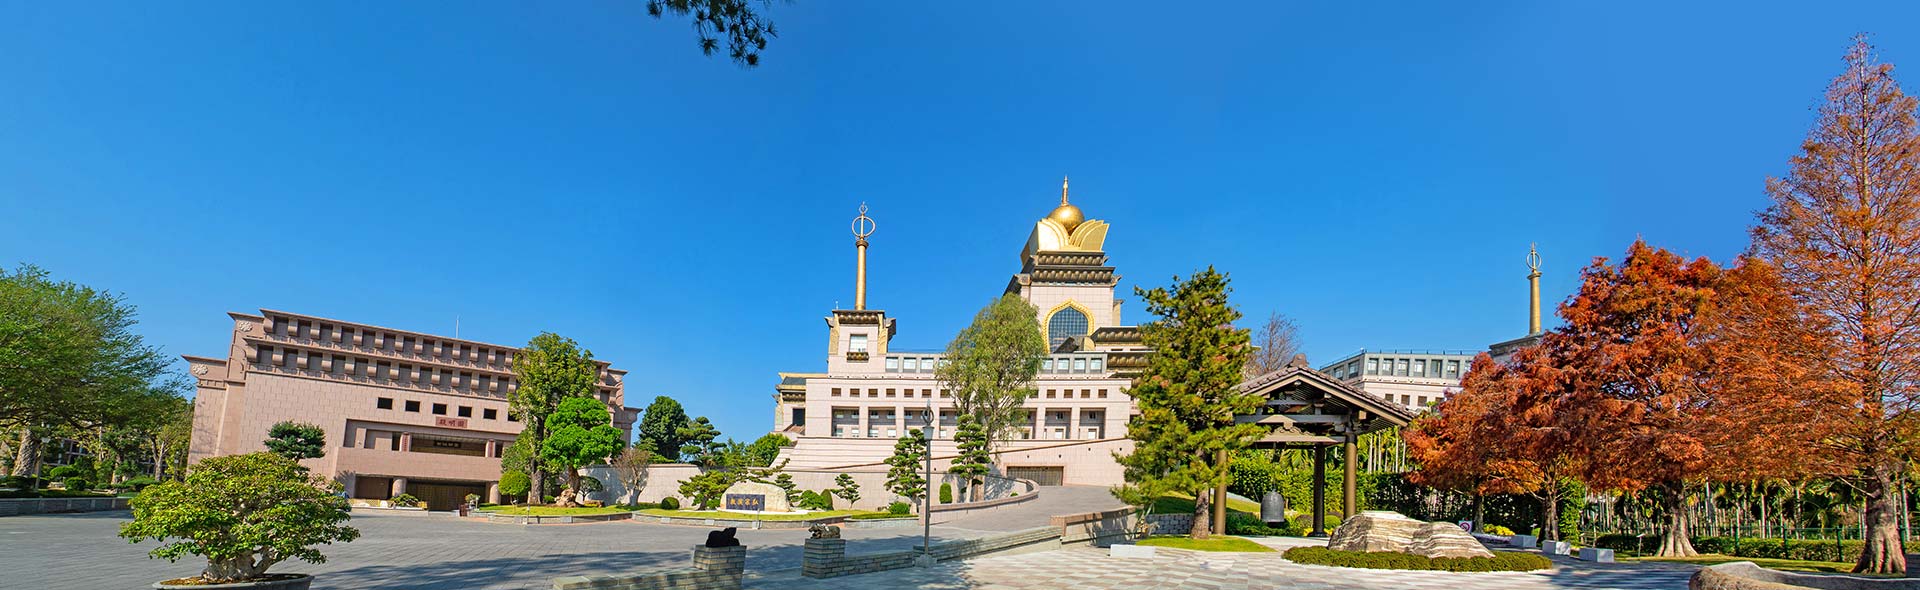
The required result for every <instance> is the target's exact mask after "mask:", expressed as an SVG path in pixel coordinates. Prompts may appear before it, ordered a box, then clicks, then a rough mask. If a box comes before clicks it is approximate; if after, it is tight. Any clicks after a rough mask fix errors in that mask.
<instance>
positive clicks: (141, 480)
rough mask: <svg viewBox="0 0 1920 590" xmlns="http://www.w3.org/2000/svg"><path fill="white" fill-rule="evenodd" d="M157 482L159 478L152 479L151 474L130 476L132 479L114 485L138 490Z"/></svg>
mask: <svg viewBox="0 0 1920 590" xmlns="http://www.w3.org/2000/svg"><path fill="white" fill-rule="evenodd" d="M157 483H160V480H157V479H154V478H153V477H152V476H147V475H142V476H140V477H136V478H132V479H129V480H126V481H123V482H120V484H119V485H116V486H114V487H116V488H125V489H129V490H133V491H136V492H138V491H141V490H144V489H147V486H150V485H153V484H157Z"/></svg>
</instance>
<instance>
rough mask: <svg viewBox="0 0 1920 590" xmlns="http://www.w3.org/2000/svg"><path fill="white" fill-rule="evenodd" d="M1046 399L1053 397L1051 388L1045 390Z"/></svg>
mask: <svg viewBox="0 0 1920 590" xmlns="http://www.w3.org/2000/svg"><path fill="white" fill-rule="evenodd" d="M1047 399H1053V390H1051V389H1049V390H1047Z"/></svg>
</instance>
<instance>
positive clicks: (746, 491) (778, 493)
mask: <svg viewBox="0 0 1920 590" xmlns="http://www.w3.org/2000/svg"><path fill="white" fill-rule="evenodd" d="M756 496H757V497H758V498H757V499H758V500H759V501H758V502H750V500H753V499H756V498H755V497H756ZM749 504H759V505H760V511H761V512H793V505H792V504H789V503H788V502H787V491H786V490H784V489H781V488H780V486H777V485H773V484H770V483H763V482H757V481H743V482H740V483H736V484H733V485H731V486H728V487H727V491H726V493H724V494H721V496H720V506H721V507H722V508H733V507H735V506H742V505H749Z"/></svg>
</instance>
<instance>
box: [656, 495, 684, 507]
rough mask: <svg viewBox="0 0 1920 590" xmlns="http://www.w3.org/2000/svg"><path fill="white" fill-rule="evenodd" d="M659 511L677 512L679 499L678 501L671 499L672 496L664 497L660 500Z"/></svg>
mask: <svg viewBox="0 0 1920 590" xmlns="http://www.w3.org/2000/svg"><path fill="white" fill-rule="evenodd" d="M660 509H661V510H679V509H680V499H679V498H675V497H673V496H667V497H665V498H661V499H660Z"/></svg>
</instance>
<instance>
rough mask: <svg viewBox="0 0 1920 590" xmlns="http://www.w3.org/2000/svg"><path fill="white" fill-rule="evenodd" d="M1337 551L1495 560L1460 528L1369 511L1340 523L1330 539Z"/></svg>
mask: <svg viewBox="0 0 1920 590" xmlns="http://www.w3.org/2000/svg"><path fill="white" fill-rule="evenodd" d="M1327 548H1328V549H1333V550H1336V551H1372V552H1390V553H1411V554H1414V555H1420V556H1425V557H1493V552H1492V551H1488V550H1487V548H1486V547H1485V546H1483V545H1481V544H1480V541H1479V540H1476V539H1474V538H1473V535H1470V534H1467V531H1465V530H1463V529H1461V528H1460V526H1459V525H1456V524H1452V523H1446V522H1420V521H1418V520H1414V519H1411V518H1407V517H1405V516H1402V515H1401V514H1400V513H1398V512H1390V511H1383V510H1369V511H1366V512H1362V513H1360V515H1359V516H1355V517H1353V518H1349V519H1347V521H1346V522H1343V523H1340V528H1337V529H1334V530H1333V534H1332V535H1331V536H1329V538H1328V539H1327Z"/></svg>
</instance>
